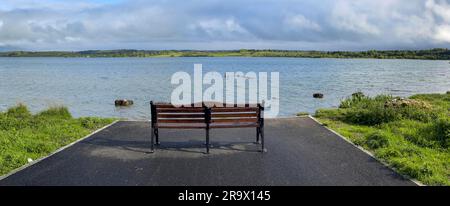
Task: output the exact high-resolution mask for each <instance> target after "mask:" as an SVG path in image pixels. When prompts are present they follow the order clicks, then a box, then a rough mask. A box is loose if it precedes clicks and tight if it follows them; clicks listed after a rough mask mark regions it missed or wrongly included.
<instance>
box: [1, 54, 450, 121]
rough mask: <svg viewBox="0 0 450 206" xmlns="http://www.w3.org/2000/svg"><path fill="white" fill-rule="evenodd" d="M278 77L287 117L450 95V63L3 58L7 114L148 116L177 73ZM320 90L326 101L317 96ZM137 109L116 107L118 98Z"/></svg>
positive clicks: (167, 92) (169, 89)
mask: <svg viewBox="0 0 450 206" xmlns="http://www.w3.org/2000/svg"><path fill="white" fill-rule="evenodd" d="M195 63H201V64H203V71H204V72H208V71H217V72H220V73H222V74H224V73H225V72H233V71H234V72H237V71H242V72H249V71H255V72H260V71H263V72H272V71H274V72H279V74H280V86H279V88H280V116H293V115H295V114H296V113H297V112H300V111H307V112H310V113H312V112H314V111H315V110H316V109H317V108H324V107H336V106H338V105H339V102H340V100H342V99H343V98H345V97H347V96H349V95H351V94H352V93H353V92H355V91H362V92H364V93H366V94H369V95H376V94H392V95H399V96H409V95H411V94H417V93H430V92H433V93H443V92H446V91H449V90H450V64H449V61H424V60H373V59H302V58H242V57H236V58H235V57H225V58H0V110H1V111H4V110H6V109H7V108H8V107H10V106H14V105H16V104H17V103H25V104H27V105H28V106H29V107H30V109H31V111H33V112H37V111H40V110H42V109H45V108H47V107H49V106H58V105H65V106H68V107H69V109H70V111H71V112H72V114H73V115H74V116H76V117H79V116H102V117H122V118H128V119H148V118H149V116H150V114H149V113H150V112H149V104H148V102H149V101H150V100H155V101H169V100H170V95H171V92H172V90H173V89H174V88H175V87H176V85H172V84H171V83H170V79H171V76H172V74H173V73H175V72H177V71H186V72H188V73H192V72H193V68H194V64H195ZM316 92H320V93H323V94H324V95H325V96H324V98H323V99H313V98H312V94H313V93H316ZM119 98H127V99H132V100H134V102H135V104H134V105H133V106H131V107H128V108H117V107H115V106H114V100H115V99H119Z"/></svg>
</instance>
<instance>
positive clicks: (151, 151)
mask: <svg viewBox="0 0 450 206" xmlns="http://www.w3.org/2000/svg"><path fill="white" fill-rule="evenodd" d="M151 132H152V134H151V136H152V140H151V150H150V153H153V152H154V144H155V140H154V139H155V129H154V128H152V131H151Z"/></svg>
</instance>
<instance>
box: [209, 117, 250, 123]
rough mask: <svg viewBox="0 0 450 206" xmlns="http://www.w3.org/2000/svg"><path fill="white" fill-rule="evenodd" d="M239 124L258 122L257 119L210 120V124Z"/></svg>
mask: <svg viewBox="0 0 450 206" xmlns="http://www.w3.org/2000/svg"><path fill="white" fill-rule="evenodd" d="M240 122H254V123H256V122H258V119H257V118H233V119H224V118H220V119H211V123H240Z"/></svg>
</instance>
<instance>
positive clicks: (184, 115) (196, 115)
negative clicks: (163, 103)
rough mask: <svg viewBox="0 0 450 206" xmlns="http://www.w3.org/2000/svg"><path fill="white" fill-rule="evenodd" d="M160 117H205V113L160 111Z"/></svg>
mask: <svg viewBox="0 0 450 206" xmlns="http://www.w3.org/2000/svg"><path fill="white" fill-rule="evenodd" d="M157 116H158V118H204V117H205V114H204V113H187V114H183V113H158V114H157Z"/></svg>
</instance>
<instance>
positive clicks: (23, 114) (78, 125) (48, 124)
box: [0, 104, 114, 175]
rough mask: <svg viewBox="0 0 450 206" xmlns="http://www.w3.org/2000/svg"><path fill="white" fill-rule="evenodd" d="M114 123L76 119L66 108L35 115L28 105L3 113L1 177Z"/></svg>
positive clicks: (0, 147)
mask: <svg viewBox="0 0 450 206" xmlns="http://www.w3.org/2000/svg"><path fill="white" fill-rule="evenodd" d="M113 121H114V119H111V118H96V117H85V118H73V117H72V115H71V114H70V112H69V110H68V109H67V108H66V107H52V108H49V109H47V110H45V111H42V112H39V113H38V114H34V115H33V114H31V112H30V111H29V110H28V108H27V107H26V106H25V105H22V104H20V105H17V106H15V107H12V108H9V109H8V110H7V111H6V112H1V113H0V175H4V174H7V173H8V172H10V171H11V170H13V169H15V168H18V167H20V166H22V165H24V164H27V163H28V158H31V159H33V160H36V159H39V158H41V157H43V156H46V155H48V154H50V153H52V152H54V151H55V150H57V149H58V148H61V147H63V146H65V145H67V144H70V143H71V142H74V141H76V140H77V139H80V138H82V137H84V136H86V135H88V134H90V133H91V132H93V131H95V130H96V129H99V128H101V127H103V126H105V125H107V124H110V123H112V122H113Z"/></svg>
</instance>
